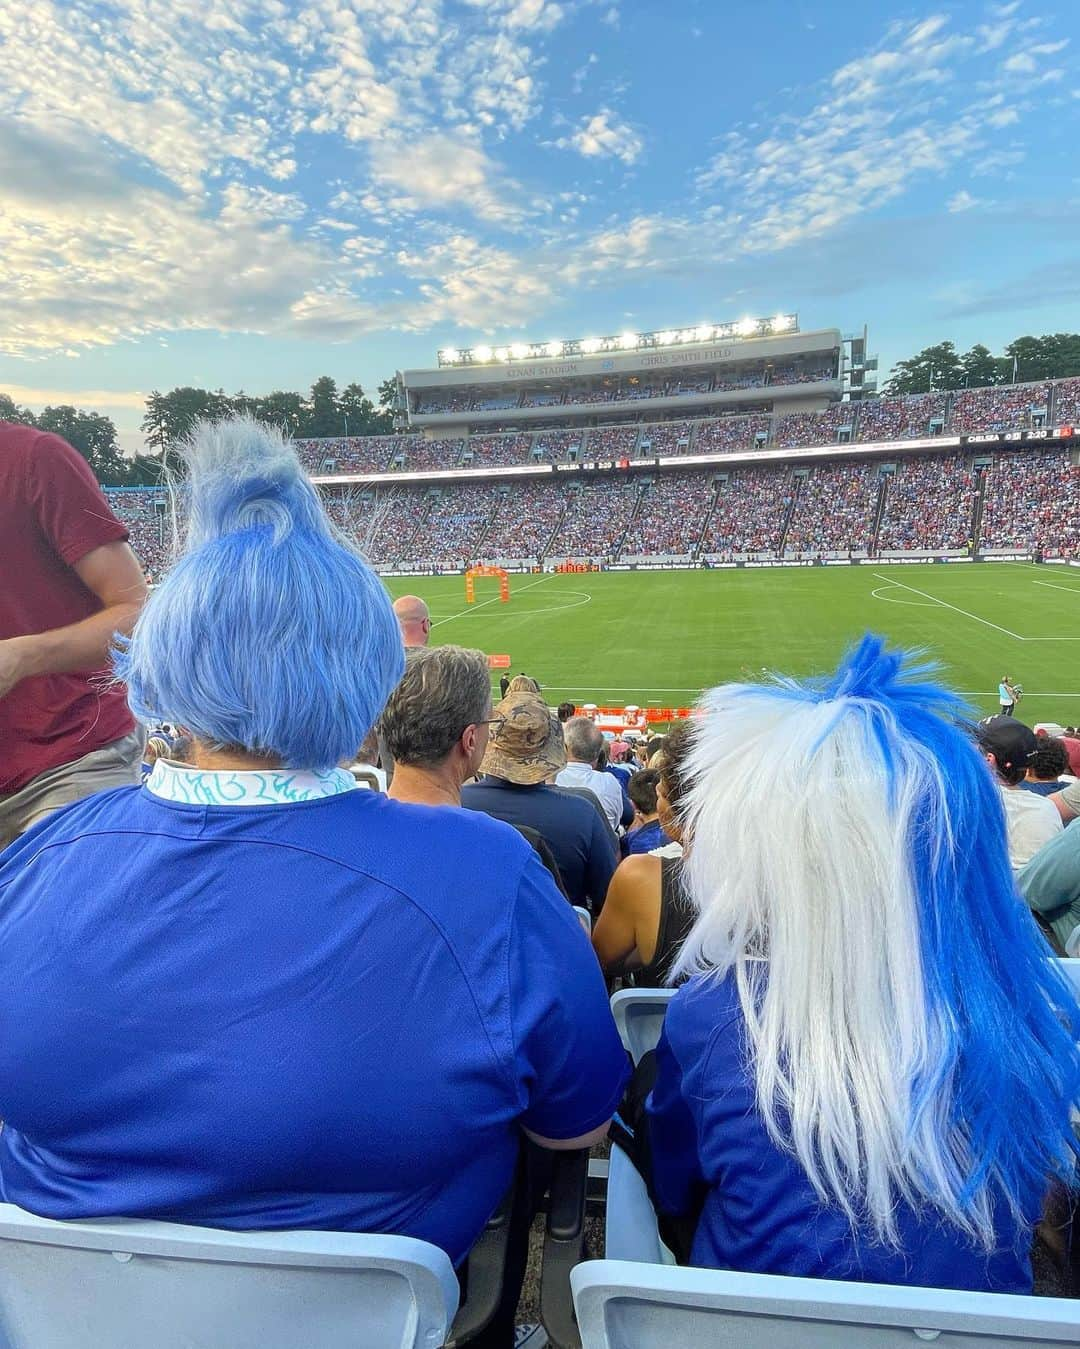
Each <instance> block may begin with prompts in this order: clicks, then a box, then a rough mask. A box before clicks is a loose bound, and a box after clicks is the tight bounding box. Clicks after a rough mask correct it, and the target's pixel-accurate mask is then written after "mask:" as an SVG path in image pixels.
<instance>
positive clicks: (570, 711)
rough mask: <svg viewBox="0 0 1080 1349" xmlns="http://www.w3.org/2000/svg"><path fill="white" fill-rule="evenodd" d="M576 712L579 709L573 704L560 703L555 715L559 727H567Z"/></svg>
mask: <svg viewBox="0 0 1080 1349" xmlns="http://www.w3.org/2000/svg"><path fill="white" fill-rule="evenodd" d="M504 697H505V695H504ZM576 711H577V708H576V707H575V706H574V704H573V703H560V704H559V706H558V707H557V708H556V709H555V714H556V716H557V717H558V718H559V725H560V726H565V725H566V723H567V722H568V721H569V720H570V718H571V717H572V716H573V715H574V713H575V712H576Z"/></svg>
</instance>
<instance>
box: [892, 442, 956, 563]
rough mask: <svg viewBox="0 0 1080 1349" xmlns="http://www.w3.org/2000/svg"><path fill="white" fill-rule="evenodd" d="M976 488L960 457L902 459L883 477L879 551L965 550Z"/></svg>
mask: <svg viewBox="0 0 1080 1349" xmlns="http://www.w3.org/2000/svg"><path fill="white" fill-rule="evenodd" d="M975 487H976V484H975V477H974V475H973V474H972V473H971V471H970V470H969V469H968V468H967V466H966V465H965V462H964V460H963V459H962V458H961V457H960V456H959V455H947V456H945V457H943V458H936V457H935V458H933V459H929V458H927V459H909V460H906V461H905V462H904V463H903V464H902V465H901V466H900V467H899V469H898V471H897V472H896V473H895V474H893V475H892V476H891V477H889V478H888V479H887V481H886V489H885V505H884V509H883V511H882V515H881V524H880V526H879V528H878V538H877V546H878V549H879V550H880V551H882V552H889V551H893V550H897V551H898V550H902V549H907V548H939V549H954V550H957V549H961V548H966V547H967V546H968V544H969V543H970V541H971V531H972V526H973V524H974V512H975Z"/></svg>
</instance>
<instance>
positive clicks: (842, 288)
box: [0, 0, 1080, 451]
mask: <svg viewBox="0 0 1080 1349" xmlns="http://www.w3.org/2000/svg"><path fill="white" fill-rule="evenodd" d="M1078 58H1080V4H1078V3H1077V0H1011V2H1009V3H988V2H987V0H955V2H953V3H948V2H946V3H937V4H934V3H933V0H926V2H925V3H921V2H919V0H916V2H915V3H912V4H910V5H909V4H896V3H890V2H889V0H886V2H885V3H883V4H879V5H852V4H850V3H849V2H848V0H723V2H721V0H674V2H673V0H110V2H109V3H99V2H98V0H19V3H18V4H2V3H0V295H2V296H3V297H4V304H3V307H2V308H0V391H5V392H8V393H10V394H11V395H12V396H13V397H15V399H16V401H19V402H24V403H28V404H30V405H31V406H32V407H35V408H40V407H41V406H43V405H44V404H45V403H47V402H53V403H56V402H74V403H76V404H78V405H79V406H82V407H92V408H94V409H96V410H98V411H102V412H104V413H106V414H108V415H109V416H111V417H112V418H113V419H114V421H115V422H116V423H117V426H118V428H119V429H120V432H121V443H122V445H123V446H124V448H125V449H127V450H129V451H130V450H133V449H134V448H136V447H137V446H139V445H140V444H141V436H140V434H139V430H138V427H139V422H140V419H141V415H142V405H143V400H144V398H145V395H146V393H147V392H148V391H150V390H152V389H168V388H172V387H174V386H176V385H181V384H195V385H199V386H203V387H212V388H216V387H224V388H225V389H226V390H227V391H229V392H235V391H237V390H240V389H244V390H246V391H247V392H249V393H256V394H257V393H266V392H269V391H270V390H272V389H275V388H287V389H296V388H306V387H308V386H309V385H310V384H311V382H312V381H313V380H314V379H315V378H316V377H318V376H319V375H322V374H330V375H333V376H334V377H335V378H336V379H337V380H338V381H339V382H340V383H342V384H344V383H347V382H350V381H353V380H358V381H359V382H360V383H362V384H363V385H364V386H365V388H368V389H369V390H372V391H374V389H375V386H376V385H377V384H378V382H379V381H380V380H382V379H384V378H386V377H387V376H388V375H391V374H392V373H393V372H394V370H395V369H402V368H409V367H415V366H428V365H432V364H434V363H435V354H436V352H437V350H438V349H439V348H440V347H444V346H462V345H473V344H476V343H478V342H483V341H491V340H492V339H494V340H497V341H500V342H502V341H512V340H515V339H519V338H520V339H524V340H530V341H532V340H535V341H541V340H556V339H559V340H564V339H570V338H577V337H587V336H591V335H597V336H600V335H605V334H607V333H618V332H622V331H625V330H626V329H627V328H630V329H634V328H637V329H650V328H667V327H672V326H683V325H687V324H692V323H694V324H696V323H705V322H710V323H719V322H724V321H727V320H731V319H738V318H741V317H743V316H747V315H749V316H767V315H771V314H773V313H776V312H797V313H798V314H799V317H800V325H801V327H803V328H804V329H806V328H817V327H834V326H835V327H839V328H841V329H842V330H843V331H844V332H846V333H847V332H855V331H860V330H861V329H862V326H863V325H864V324H866V325H868V326H869V330H870V350H871V352H876V353H877V354H878V355H879V356H880V358H881V362H882V370H883V373H884V372H885V371H886V370H887V368H888V367H889V366H890V365H891V364H892V363H893V362H894V361H895V360H897V359H901V358H903V357H904V356H906V355H909V354H911V353H912V352H913V351H915V350H917V349H919V348H920V347H922V346H925V345H927V344H928V343H930V342H935V341H939V340H942V339H944V338H950V339H952V340H953V341H955V342H956V343H957V344H958V345H960V346H961V347H963V346H968V345H970V344H971V343H973V342H976V341H984V342H986V343H987V344H988V345H989V346H990V347H991V348H993V349H1000V347H1001V346H1002V345H1004V344H1005V343H1006V342H1008V341H1009V340H1011V338H1012V337H1014V336H1016V335H1017V334H1019V333H1025V332H1047V331H1059V330H1063V329H1068V330H1070V331H1071V330H1075V329H1076V328H1077V327H1078V323H1077V317H1076V313H1077V305H1078V301H1080V228H1078V227H1077V224H1076V220H1077V209H1078V205H1080V81H1077V80H1076V79H1075V74H1074V72H1075V70H1076V63H1077V59H1078Z"/></svg>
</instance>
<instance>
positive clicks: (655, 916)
mask: <svg viewBox="0 0 1080 1349" xmlns="http://www.w3.org/2000/svg"><path fill="white" fill-rule="evenodd" d="M691 747H692V737H691V732H690V723H689V722H682V723H681V724H680V725H679V726H677V727H676V728H675V730H674V731H673V732H672V734H671V735H670V736H669V737H668V743H667V746H666V748H665V751H664V754H663V756H662V758H661V765H662V766H661V770H660V773H658V774H657V777H658V778H659V791H657V790H656V788H653V795H654V798H655V800H656V803H657V806H658V809H659V813H660V817H661V821H662V828H663V830H664V831H665V832H664V833H663V835H662V836H663V838H664V840H665V844H664V845H663V846H658V847H657V849H656V850H655V851H653V852H648V853H645V852H641V853H636V854H635V855H633V856H631V857H627V858H626V859H625V860H624V861H622V862H620V863H619V869H618V870H617V871H616V872H615V875H614V877H613V878H612V881H611V886H610V888H609V889H608V896H607V900H606V902H605V904H604V911H603V913H602V914H601V915H600V918H599V919H598V920H597V923H596V926H595V928H594V929H593V950H595V952H596V956H597V959H598V960H599V961H600V965H601V968H602V969H603V970H604V973H605V974H606V975H607V976H608V977H609V978H610V977H612V976H613V975H616V974H622V975H627V976H628V977H629V978H630V981H631V982H632V983H634V984H635V985H636V986H637V987H639V988H660V987H662V986H663V985H664V984H666V983H667V981H668V976H669V975H670V973H671V969H672V966H673V965H674V963H675V960H676V958H677V956H678V954H679V950H680V949H681V947H682V944H683V942H684V941H685V939H686V934H687V933H688V932H689V931H690V929H691V927H692V926H693V923H694V917H695V913H694V908H693V906H692V905H691V903H690V900H689V896H688V895H687V893H686V888H685V886H684V885H683V879H682V847H681V842H682V831H681V829H680V826H679V819H678V813H679V808H680V802H681V801H682V799H683V796H684V794H685V788H686V764H687V756H688V754H689V753H690V751H691ZM638 776H639V777H643V776H645V774H638ZM649 776H652V774H651V773H649Z"/></svg>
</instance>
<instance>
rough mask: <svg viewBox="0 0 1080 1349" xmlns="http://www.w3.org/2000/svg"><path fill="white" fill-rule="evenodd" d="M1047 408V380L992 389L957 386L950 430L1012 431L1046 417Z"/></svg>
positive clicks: (1048, 402)
mask: <svg viewBox="0 0 1080 1349" xmlns="http://www.w3.org/2000/svg"><path fill="white" fill-rule="evenodd" d="M1049 410H1050V386H1049V385H1048V384H1045V383H1042V384H1006V385H1003V386H1001V387H1000V388H992V389H960V390H958V391H957V392H956V393H954V394H953V403H952V413H951V415H950V417H949V430H950V431H952V432H953V433H954V434H956V435H961V436H962V435H972V434H975V433H977V432H979V431H1011V430H1015V429H1016V428H1017V427H1020V428H1021V429H1024V428H1027V427H1030V426H1033V425H1034V424H1035V418H1036V417H1042V418H1043V420H1044V421H1045V420H1046V418H1047V417H1048V416H1049Z"/></svg>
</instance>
